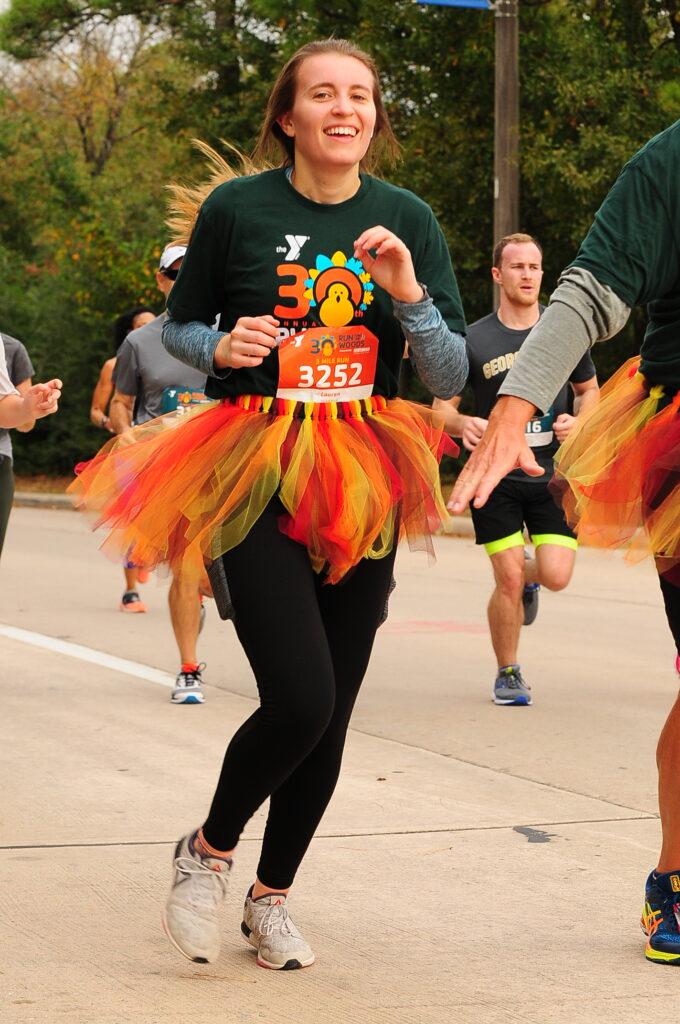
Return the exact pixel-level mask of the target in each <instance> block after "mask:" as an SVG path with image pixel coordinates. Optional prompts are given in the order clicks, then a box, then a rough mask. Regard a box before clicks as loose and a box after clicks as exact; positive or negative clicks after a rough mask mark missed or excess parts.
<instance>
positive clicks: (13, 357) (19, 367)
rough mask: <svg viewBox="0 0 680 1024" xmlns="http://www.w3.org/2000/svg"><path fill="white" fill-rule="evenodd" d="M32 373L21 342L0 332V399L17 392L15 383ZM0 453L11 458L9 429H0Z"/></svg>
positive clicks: (27, 355) (31, 365) (27, 377)
mask: <svg viewBox="0 0 680 1024" xmlns="http://www.w3.org/2000/svg"><path fill="white" fill-rule="evenodd" d="M3 349H4V358H3V355H2V350H3ZM5 367H6V368H7V372H6V373H5V372H4V370H5ZM34 373H35V370H34V369H33V364H32V363H31V359H30V356H29V354H28V352H27V351H26V349H25V347H24V346H23V345H22V344H21V342H20V341H18V340H17V339H16V338H12V337H11V335H9V334H0V399H1V398H3V397H4V396H5V395H15V394H18V392H17V390H16V385H17V384H23V382H24V381H25V380H29V379H30V378H31V377H32V376H33V374H34ZM0 455H6V456H7V457H8V458H10V459H11V458H12V442H11V440H10V433H9V430H2V429H0Z"/></svg>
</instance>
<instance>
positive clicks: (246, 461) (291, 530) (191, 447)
mask: <svg viewBox="0 0 680 1024" xmlns="http://www.w3.org/2000/svg"><path fill="white" fill-rule="evenodd" d="M435 422H436V420H435ZM132 434H133V436H134V438H135V440H134V443H130V442H129V440H128V443H126V442H125V440H123V439H121V438H115V439H114V440H112V441H110V442H109V443H108V444H107V445H105V446H104V448H102V450H101V452H100V453H99V454H98V455H97V456H95V458H94V459H92V460H91V461H90V462H87V463H83V464H81V465H79V466H77V467H76V473H77V478H76V480H74V482H73V483H72V484H71V486H70V487H69V492H70V493H71V494H72V495H73V496H74V498H75V500H76V505H77V506H78V507H80V508H83V509H84V510H85V511H86V512H88V513H90V514H91V515H92V516H93V518H94V528H95V529H97V528H105V529H107V530H108V535H107V537H106V539H105V540H104V543H103V544H102V550H103V551H104V552H105V553H106V554H108V555H109V556H110V557H111V558H113V559H114V560H116V561H121V560H124V561H126V562H129V563H132V564H134V565H142V566H145V567H147V568H149V569H154V568H156V567H157V566H159V565H168V566H170V568H171V569H172V571H173V573H175V574H178V573H181V574H183V575H191V576H193V577H195V578H197V579H198V578H200V577H202V575H203V572H204V565H205V563H206V562H209V561H211V560H213V559H215V558H217V557H218V556H219V555H221V554H223V553H224V552H225V551H229V550H230V549H231V548H233V547H235V546H236V545H237V544H238V543H239V542H240V541H241V540H243V538H244V537H245V536H246V534H247V533H248V531H249V530H250V528H251V527H252V525H253V523H254V522H255V521H256V520H257V518H258V517H259V516H260V515H261V514H262V512H263V510H264V509H265V508H266V506H267V505H268V503H269V502H270V501H271V500H272V499H273V498H274V497H277V498H278V499H279V500H280V502H281V504H282V505H283V507H284V509H285V510H286V514H285V515H283V516H282V517H281V530H282V531H283V532H284V533H286V534H287V535H288V536H290V537H291V538H292V539H293V540H295V541H298V542H299V543H300V544H304V545H305V546H306V547H307V550H308V552H309V557H310V560H311V563H312V566H313V567H314V569H315V571H316V572H322V571H323V572H325V573H326V574H327V580H328V582H329V583H336V582H337V581H338V580H340V579H341V578H342V577H343V576H344V575H345V573H346V572H347V571H348V570H349V569H351V568H352V566H354V565H356V564H357V562H358V561H359V560H360V559H362V558H382V557H383V556H384V555H386V554H387V553H388V552H389V551H390V550H391V549H392V547H393V545H394V543H395V542H396V541H397V540H399V539H401V538H402V537H406V538H407V539H408V540H409V543H410V544H411V546H426V547H428V548H429V550H430V551H432V541H431V539H430V535H431V534H432V533H433V532H435V531H436V530H438V529H439V528H440V527H441V526H442V525H445V524H446V523H447V522H448V520H449V516H448V513H447V511H446V507H445V505H444V500H443V498H442V495H441V490H440V486H439V471H438V464H439V461H440V459H441V456H442V454H443V453H444V452H445V451H447V452H449V453H451V454H456V453H457V445H455V444H454V443H453V442H452V441H450V439H449V438H447V437H446V435H444V434H443V433H442V431H441V429H439V428H438V427H437V426H435V425H434V422H433V414H432V411H431V410H429V409H427V408H425V407H424V406H423V407H421V406H417V405H415V404H413V403H410V402H405V401H402V400H401V399H392V400H390V401H387V400H385V399H384V398H380V397H373V398H368V399H364V400H362V401H360V402H359V401H356V402H346V403H328V404H314V403H304V404H302V403H298V402H292V401H288V400H283V399H272V398H262V397H259V396H244V397H241V398H238V399H234V400H227V401H224V402H221V403H219V404H215V405H212V406H210V407H209V408H208V409H203V410H200V409H199V410H197V411H196V412H195V413H189V414H185V415H183V416H181V417H177V418H174V417H160V418H159V419H156V420H152V421H151V422H149V423H145V424H143V425H142V426H140V427H135V428H134V429H133V431H132Z"/></svg>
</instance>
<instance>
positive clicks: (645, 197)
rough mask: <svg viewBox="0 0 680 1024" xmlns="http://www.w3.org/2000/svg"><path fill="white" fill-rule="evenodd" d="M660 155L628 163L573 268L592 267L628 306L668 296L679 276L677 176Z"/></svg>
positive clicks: (598, 212) (600, 210) (601, 209)
mask: <svg viewBox="0 0 680 1024" xmlns="http://www.w3.org/2000/svg"><path fill="white" fill-rule="evenodd" d="M659 158H660V154H655V153H653V152H652V153H649V154H648V155H647V159H646V160H644V162H641V161H640V160H635V159H634V160H632V161H631V162H630V163H629V164H627V165H626V167H624V169H623V171H622V172H621V174H620V175H619V177H618V178H617V180H616V182H615V183H614V185H613V187H612V189H611V191H610V192H609V194H608V195H607V197H606V199H605V200H604V202H603V204H602V206H601V207H600V209H599V210H598V211H597V213H596V214H595V220H594V221H593V224H592V226H591V228H590V230H589V232H588V234H587V235H586V237H585V239H584V240H583V243H582V244H581V248H580V249H579V252H578V255H577V257H576V259H575V261H574V263H573V266H578V267H583V268H584V270H588V271H589V272H590V273H591V274H592V275H593V276H594V277H595V278H597V280H598V281H600V282H601V283H602V284H606V285H609V287H610V288H611V289H612V291H613V292H615V294H616V295H618V296H619V298H621V299H623V301H624V302H625V303H626V304H627V305H628V306H636V305H638V304H640V303H649V302H651V301H652V300H653V299H658V298H660V297H661V296H664V295H666V294H668V293H669V292H670V291H671V290H672V289H673V288H674V285H675V282H676V281H677V279H678V271H679V267H678V243H677V240H676V237H675V230H674V224H673V219H672V215H671V201H670V200H671V197H670V196H669V195H667V191H668V187H669V184H670V180H671V178H672V177H673V175H672V174H671V173H670V168H668V167H667V166H661V167H659V168H658V172H659V173H658V174H656V173H655V171H654V168H655V164H656V163H657V162H658V161H659Z"/></svg>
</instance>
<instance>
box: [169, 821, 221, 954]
mask: <svg viewBox="0 0 680 1024" xmlns="http://www.w3.org/2000/svg"><path fill="white" fill-rule="evenodd" d="M195 835H196V833H194V834H193V835H191V836H184V838H183V839H180V841H179V842H178V844H177V847H176V848H175V857H174V862H173V866H174V871H175V877H174V880H173V883H172V887H171V889H170V895H169V896H168V899H167V902H166V904H165V908H164V910H163V928H164V929H165V934H166V935H167V936H168V938H169V939H170V941H171V942H172V944H173V946H174V947H175V949H178V950H179V951H180V953H182V954H183V955H184V956H185V957H187V958H188V959H189V960H193V961H194V962H195V963H197V964H208V963H212V961H213V960H216V959H217V957H218V956H219V953H220V943H221V935H220V926H219V920H218V916H219V909H220V906H221V904H222V901H223V900H224V897H225V895H226V892H227V886H228V884H229V872H230V871H231V865H232V861H231V858H230V857H227V858H223V857H201V856H200V855H199V854H198V853H196V852H195V850H194V847H193V840H194V838H195Z"/></svg>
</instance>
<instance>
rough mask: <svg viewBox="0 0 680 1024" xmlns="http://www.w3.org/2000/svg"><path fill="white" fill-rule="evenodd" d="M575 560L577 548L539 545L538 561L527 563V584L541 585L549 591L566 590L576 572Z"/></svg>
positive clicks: (537, 551) (537, 550) (537, 549)
mask: <svg viewBox="0 0 680 1024" xmlns="http://www.w3.org/2000/svg"><path fill="white" fill-rule="evenodd" d="M575 560H576V549H575V548H567V547H563V546H562V545H561V544H539V546H538V547H537V548H536V560H535V561H534V560H533V559H532V561H530V562H527V565H526V577H527V579H526V582H527V583H540V584H541V586H542V587H545V588H546V589H547V590H564V588H565V587H566V586H567V584H568V583H569V580H570V579H571V575H572V573H573V571H574V562H575ZM532 567H533V578H532Z"/></svg>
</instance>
